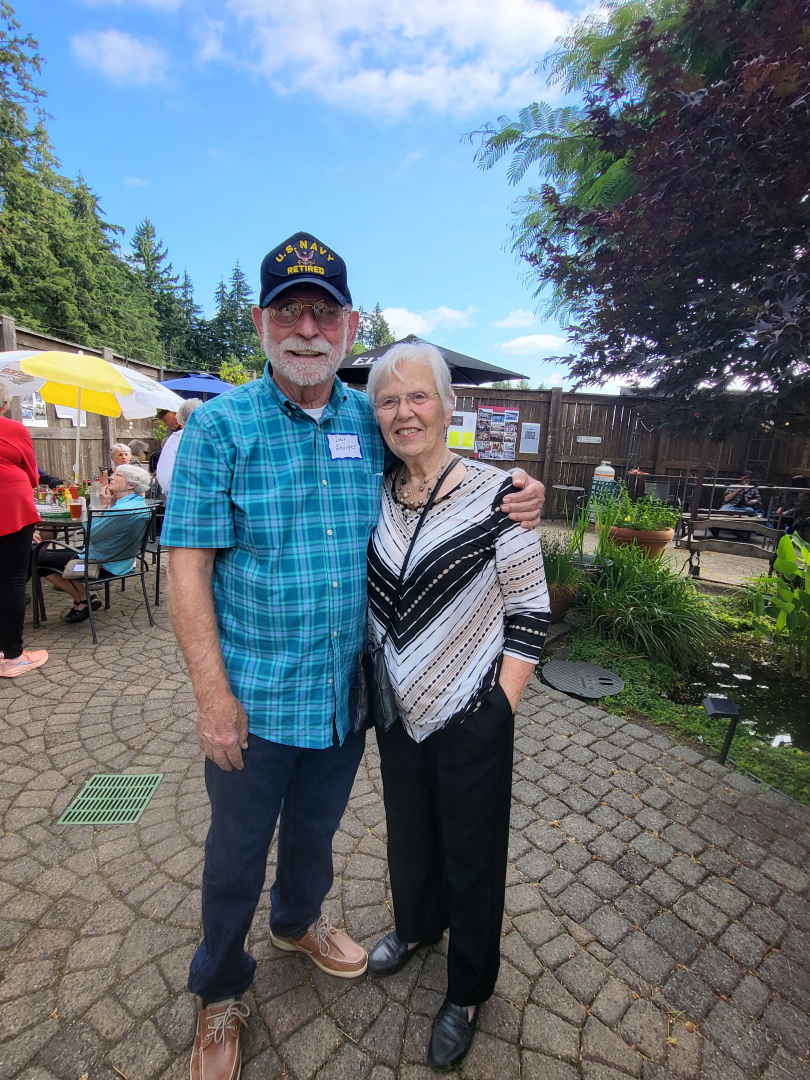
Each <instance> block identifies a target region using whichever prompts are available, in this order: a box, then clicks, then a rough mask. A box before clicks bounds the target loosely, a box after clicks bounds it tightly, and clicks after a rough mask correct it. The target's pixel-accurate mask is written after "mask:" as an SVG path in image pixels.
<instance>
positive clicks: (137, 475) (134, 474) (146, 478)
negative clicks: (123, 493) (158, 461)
mask: <svg viewBox="0 0 810 1080" xmlns="http://www.w3.org/2000/svg"><path fill="white" fill-rule="evenodd" d="M115 473H116V476H123V477H124V479H125V480H126V482H127V483H128V484H129V485H130V486H131V487H133V488H135V494H136V495H143V494H145V493H146V492H147V491H148V490H149V485H150V484H151V483H152V477H151V476H150V475H149V473H148V472H147V471H146V469H142V468H141V466H140V465H116V467H115Z"/></svg>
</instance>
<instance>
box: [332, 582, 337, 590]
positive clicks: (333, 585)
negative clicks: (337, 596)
mask: <svg viewBox="0 0 810 1080" xmlns="http://www.w3.org/2000/svg"><path fill="white" fill-rule="evenodd" d="M332 588H333V589H336V588H337V582H336V581H333V582H332Z"/></svg>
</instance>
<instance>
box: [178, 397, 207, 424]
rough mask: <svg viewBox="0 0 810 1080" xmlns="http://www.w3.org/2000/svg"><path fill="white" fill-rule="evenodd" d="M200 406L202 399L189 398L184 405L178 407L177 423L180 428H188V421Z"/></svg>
mask: <svg viewBox="0 0 810 1080" xmlns="http://www.w3.org/2000/svg"><path fill="white" fill-rule="evenodd" d="M200 405H202V399H201V398H198V397H192V398H188V399H187V400H186V401H184V402H183V404H182V405H178V407H177V412H176V413H175V416H176V417H177V423H178V424H179V425H180V427H185V426H186V421H187V420H188V418H189V417H190V416H191V414H192V413H193V412H194V410H195V409H198V408H199V407H200Z"/></svg>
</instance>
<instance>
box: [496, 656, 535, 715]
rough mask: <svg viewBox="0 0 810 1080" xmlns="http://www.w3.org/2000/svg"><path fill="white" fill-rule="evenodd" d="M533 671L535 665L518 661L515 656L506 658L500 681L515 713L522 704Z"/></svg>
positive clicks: (503, 662)
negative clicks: (521, 700)
mask: <svg viewBox="0 0 810 1080" xmlns="http://www.w3.org/2000/svg"><path fill="white" fill-rule="evenodd" d="M533 671H534V664H529V663H527V661H525V660H518V659H517V657H515V656H504V658H503V661H502V663H501V674H500V676H499V680H498V681H499V682H500V684H501V689H502V690H503V692H504V693H505V694H506V697H507V700H508V701H509V704H510V705H511V707H512V712H515V710H516V709H517V707H518V705H519V704H520V699H521V698H522V697H523V691H524V690H525V689H526V683H527V682H528V681H529V676H530V675H531V673H532V672H533Z"/></svg>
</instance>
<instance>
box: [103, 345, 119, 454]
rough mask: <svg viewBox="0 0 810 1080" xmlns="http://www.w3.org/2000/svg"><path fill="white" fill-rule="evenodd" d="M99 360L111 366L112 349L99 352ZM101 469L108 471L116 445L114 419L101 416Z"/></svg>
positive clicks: (112, 360)
mask: <svg viewBox="0 0 810 1080" xmlns="http://www.w3.org/2000/svg"><path fill="white" fill-rule="evenodd" d="M101 358H102V359H103V360H106V361H107V362H108V363H110V364H112V363H113V362H114V359H113V351H112V349H107V348H104V349H102V350H101ZM99 419H100V420H101V466H100V467H101V468H102V469H109V467H110V465H111V463H112V448H113V446H114V445H115V443H116V441H117V440H116V437H115V418H114V417H112V416H101V417H99Z"/></svg>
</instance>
